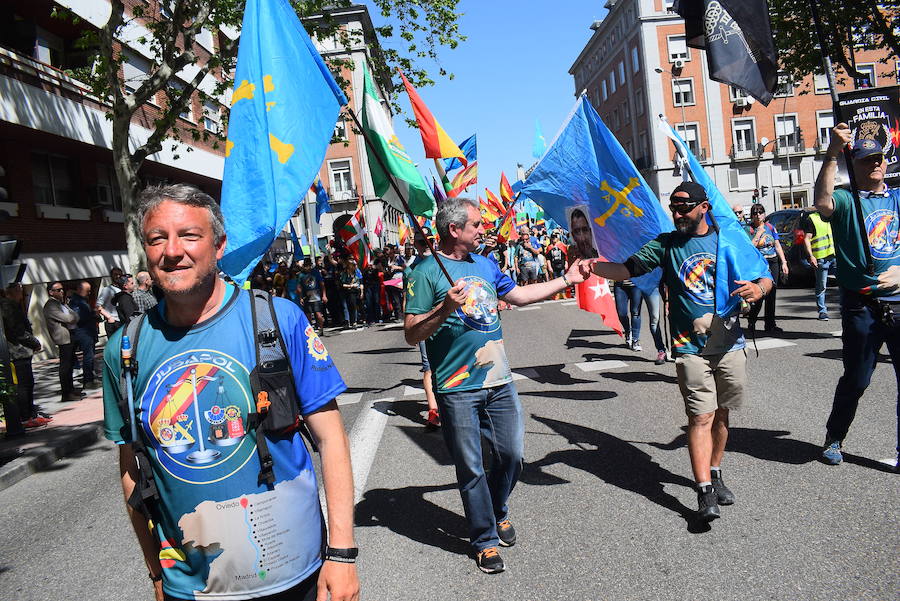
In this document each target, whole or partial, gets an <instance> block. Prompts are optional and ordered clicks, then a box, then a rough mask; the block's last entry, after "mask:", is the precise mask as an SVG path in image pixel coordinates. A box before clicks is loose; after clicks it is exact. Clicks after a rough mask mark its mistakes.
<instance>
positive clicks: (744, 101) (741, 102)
mask: <svg viewBox="0 0 900 601" xmlns="http://www.w3.org/2000/svg"><path fill="white" fill-rule="evenodd" d="M734 106H736V107H740V108H744V107H745V106H750V103H748V102H747V99H746V98H738V99H737V100H735V101H734Z"/></svg>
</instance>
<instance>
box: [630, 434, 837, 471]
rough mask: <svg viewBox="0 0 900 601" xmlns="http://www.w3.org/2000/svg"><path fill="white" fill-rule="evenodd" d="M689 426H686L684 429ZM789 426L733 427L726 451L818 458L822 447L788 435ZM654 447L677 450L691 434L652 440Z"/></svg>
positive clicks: (781, 458)
mask: <svg viewBox="0 0 900 601" xmlns="http://www.w3.org/2000/svg"><path fill="white" fill-rule="evenodd" d="M684 429H685V428H682V430H684ZM790 434H791V433H790V432H788V431H787V430H761V429H758V428H734V427H732V428H729V429H728V444H727V446H726V447H725V452H726V453H743V454H745V455H750V456H751V457H756V458H757V459H761V460H762V461H777V462H779V463H790V464H793V465H801V464H803V463H809V462H810V461H815V460H816V459H818V457H819V453H820V452H821V448H820V447H819V446H818V445H814V444H811V443H808V442H805V441H802V440H795V439H793V438H785V437H786V436H790ZM647 444H649V445H650V446H651V447H655V448H657V449H662V450H664V451H674V450H675V449H680V448H682V447H686V446H687V434H686V433H682V434H679V435H678V436H676V437H675V438H674V439H672V441H671V442H668V443H659V442H648V443H647Z"/></svg>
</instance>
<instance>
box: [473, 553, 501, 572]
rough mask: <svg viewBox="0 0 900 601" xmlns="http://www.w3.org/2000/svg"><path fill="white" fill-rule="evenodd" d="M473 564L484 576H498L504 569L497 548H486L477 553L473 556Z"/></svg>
mask: <svg viewBox="0 0 900 601" xmlns="http://www.w3.org/2000/svg"><path fill="white" fill-rule="evenodd" d="M475 563H476V564H477V565H478V569H479V570H481V571H482V572H484V573H485V574H499V573H500V572H502V571H503V570H505V569H506V566H505V565H503V558H502V557H500V551H498V550H497V547H488V548H487V549H482V550H481V551H479V552H478V554H477V555H476V556H475Z"/></svg>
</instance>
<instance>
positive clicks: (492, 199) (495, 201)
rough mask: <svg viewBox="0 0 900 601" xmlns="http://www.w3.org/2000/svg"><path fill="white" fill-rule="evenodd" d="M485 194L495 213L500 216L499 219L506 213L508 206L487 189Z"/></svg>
mask: <svg viewBox="0 0 900 601" xmlns="http://www.w3.org/2000/svg"><path fill="white" fill-rule="evenodd" d="M484 193H485V195H486V196H487V201H488V204H489V205H491V207H493V209H494V212H495V213H497V214H498V215H497V216H498V217H500V216H502V215H503V214H505V213H506V205H505V204H503V203H502V202H500V199H499V198H497V195H496V194H494V193H493V192H491V191H490V190H488V189H487V188H485V189H484Z"/></svg>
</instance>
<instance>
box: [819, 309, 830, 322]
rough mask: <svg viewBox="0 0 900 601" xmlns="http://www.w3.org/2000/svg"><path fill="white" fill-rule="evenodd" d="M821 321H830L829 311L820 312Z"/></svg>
mask: <svg viewBox="0 0 900 601" xmlns="http://www.w3.org/2000/svg"><path fill="white" fill-rule="evenodd" d="M819 321H828V313H826V312H825V311H822V312H821V313H819Z"/></svg>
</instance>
